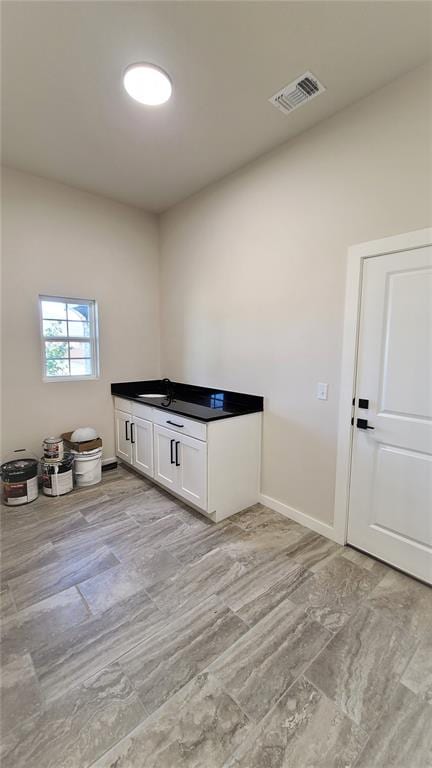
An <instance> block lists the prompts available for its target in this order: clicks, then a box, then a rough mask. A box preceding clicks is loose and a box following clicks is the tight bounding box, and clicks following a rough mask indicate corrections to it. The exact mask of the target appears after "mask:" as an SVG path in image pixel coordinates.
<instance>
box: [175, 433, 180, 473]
mask: <svg viewBox="0 0 432 768" xmlns="http://www.w3.org/2000/svg"><path fill="white" fill-rule="evenodd" d="M179 445H180V440H177V441H176V461H175V463H176V467H179V466H180V462H179V457H178V447H179Z"/></svg>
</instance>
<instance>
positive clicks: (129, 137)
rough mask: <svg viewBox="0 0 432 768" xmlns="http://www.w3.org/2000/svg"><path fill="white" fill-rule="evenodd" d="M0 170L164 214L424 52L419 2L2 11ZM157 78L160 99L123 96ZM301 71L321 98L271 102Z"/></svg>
mask: <svg viewBox="0 0 432 768" xmlns="http://www.w3.org/2000/svg"><path fill="white" fill-rule="evenodd" d="M2 8H3V31H2V34H3V88H2V98H3V147H4V154H3V162H4V163H5V164H7V165H12V166H15V167H17V168H20V169H23V170H28V171H30V172H32V173H35V174H39V175H41V176H46V177H48V178H53V179H56V180H59V181H62V182H65V183H67V184H71V185H74V186H77V187H81V188H84V189H87V190H89V191H92V192H98V193H100V194H103V195H106V196H109V197H112V198H115V199H117V200H121V201H123V202H126V203H132V204H133V205H137V206H140V207H143V208H146V209H148V210H152V211H161V210H164V209H166V208H168V207H169V206H171V205H173V204H174V203H176V202H177V201H179V200H181V199H183V198H185V197H187V196H188V195H190V194H191V193H193V192H195V191H197V190H198V189H200V188H201V187H203V186H205V185H206V184H208V183H209V182H211V181H213V180H215V179H217V178H220V177H222V176H224V175H225V174H227V173H229V172H231V171H233V170H234V169H236V168H238V167H239V166H241V165H243V164H244V163H246V162H248V161H249V160H251V159H253V158H255V157H257V156H259V155H260V154H262V153H264V152H266V151H268V150H270V149H272V148H273V147H275V146H277V145H278V144H281V143H282V142H284V141H286V140H287V139H289V138H291V137H292V136H294V135H295V134H297V133H299V132H300V131H303V130H305V129H307V128H309V127H310V126H312V125H313V124H314V123H317V122H318V121H319V120H322V119H323V118H325V117H328V116H329V115H331V114H333V113H334V112H336V111H338V110H339V109H341V108H342V107H345V106H346V105H348V104H350V103H352V102H354V101H356V100H357V99H360V98H361V97H363V96H365V95H366V94H368V93H370V92H371V91H373V90H376V89H377V88H380V87H381V86H383V85H384V84H386V83H387V82H389V81H391V80H393V79H394V78H396V77H398V76H399V75H400V74H402V73H404V72H406V71H408V70H409V69H412V68H414V67H416V66H418V65H420V64H421V63H422V62H424V61H425V60H426V59H428V58H429V57H430V56H431V15H432V4H431V3H429V2H424V3H423V2H410V1H408V2H385V1H384V2H380V1H378V0H375V2H325V1H324V2H321V1H320V2H267V1H266V0H264V1H263V2H205V1H202V2H162V1H160V0H159V1H158V2H126V1H124V0H119V1H118V2H98V1H96V2H80V0H72V1H69V2H38V1H37V0H36V2H33V1H32V2H15V0H13V1H12V2H4V3H2ZM136 61H150V62H153V63H156V64H158V65H160V66H161V67H163V68H164V69H166V70H167V71H168V72H169V74H170V75H171V77H172V79H173V83H174V94H173V98H172V99H171V101H170V102H168V104H166V105H164V106H161V107H156V108H155V107H153V108H149V107H144V106H142V105H140V104H138V103H137V102H134V101H132V100H131V99H130V98H129V97H128V96H127V94H126V93H125V92H124V90H123V87H122V73H123V71H124V69H125V68H126V66H127V65H128V64H130V63H132V62H136ZM308 69H310V70H311V71H312V72H313V73H314V74H315V75H316V76H317V77H318V78H319V79H320V80H321V82H323V83H324V84H325V85H326V87H327V91H326V93H325V94H324V95H322V96H320V97H319V98H316V99H314V100H313V101H311V102H310V104H306V105H305V106H304V107H302V108H301V109H299V110H297V111H296V112H294V113H292V114H291V115H283V114H282V113H281V112H279V111H277V110H276V109H275V108H274V107H272V106H271V105H270V104H269V102H268V98H269V97H270V96H271V95H272V94H273V93H275V92H276V91H277V90H279V89H280V88H282V87H283V86H284V85H285V84H287V83H289V82H290V81H291V80H293V79H294V78H295V77H297V76H298V75H300V74H302V73H303V72H304V71H305V70H308Z"/></svg>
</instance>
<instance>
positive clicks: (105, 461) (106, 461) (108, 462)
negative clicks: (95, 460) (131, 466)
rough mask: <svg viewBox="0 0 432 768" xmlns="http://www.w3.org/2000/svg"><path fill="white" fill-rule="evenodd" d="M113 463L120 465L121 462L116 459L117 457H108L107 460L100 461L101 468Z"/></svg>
mask: <svg viewBox="0 0 432 768" xmlns="http://www.w3.org/2000/svg"><path fill="white" fill-rule="evenodd" d="M114 462H116V463H117V464H121V461H120V459H118V458H117V456H110V457H109V458H108V459H102V466H104V465H105V464H114Z"/></svg>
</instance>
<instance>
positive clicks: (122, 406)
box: [114, 397, 132, 413]
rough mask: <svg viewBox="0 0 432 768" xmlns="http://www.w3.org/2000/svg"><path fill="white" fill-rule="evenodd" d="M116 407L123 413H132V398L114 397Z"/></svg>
mask: <svg viewBox="0 0 432 768" xmlns="http://www.w3.org/2000/svg"><path fill="white" fill-rule="evenodd" d="M114 408H116V409H117V410H118V411H123V413H132V400H124V399H123V398H122V397H115V398H114Z"/></svg>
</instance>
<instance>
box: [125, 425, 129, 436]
mask: <svg viewBox="0 0 432 768" xmlns="http://www.w3.org/2000/svg"><path fill="white" fill-rule="evenodd" d="M128 424H129V422H128V421H125V432H126V440H129V435H128Z"/></svg>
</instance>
